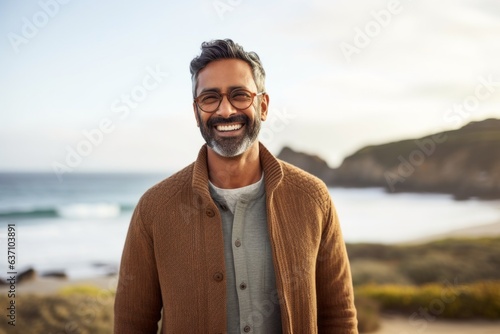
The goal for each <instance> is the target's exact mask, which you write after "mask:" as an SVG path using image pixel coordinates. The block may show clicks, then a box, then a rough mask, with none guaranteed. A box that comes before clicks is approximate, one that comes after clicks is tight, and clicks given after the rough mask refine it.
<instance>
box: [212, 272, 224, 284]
mask: <svg viewBox="0 0 500 334" xmlns="http://www.w3.org/2000/svg"><path fill="white" fill-rule="evenodd" d="M212 277H213V279H214V281H216V282H221V281H222V280H223V279H224V275H223V274H222V273H220V272H216V273H215V274H214V276H212Z"/></svg>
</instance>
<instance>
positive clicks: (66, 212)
mask: <svg viewBox="0 0 500 334" xmlns="http://www.w3.org/2000/svg"><path fill="white" fill-rule="evenodd" d="M134 207H135V205H131V204H113V203H73V204H67V205H61V206H54V207H45V208H15V209H5V210H0V218H19V219H37V218H66V219H69V218H71V219H84V218H114V217H118V216H119V215H120V214H122V213H125V212H129V211H132V210H133V209H134Z"/></svg>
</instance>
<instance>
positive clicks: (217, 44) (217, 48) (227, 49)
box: [189, 39, 266, 98]
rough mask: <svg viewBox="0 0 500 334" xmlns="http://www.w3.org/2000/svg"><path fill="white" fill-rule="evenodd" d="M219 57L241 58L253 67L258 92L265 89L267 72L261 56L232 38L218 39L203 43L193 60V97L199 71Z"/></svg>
mask: <svg viewBox="0 0 500 334" xmlns="http://www.w3.org/2000/svg"><path fill="white" fill-rule="evenodd" d="M218 59H241V60H243V61H245V62H246V63H247V64H248V65H250V68H251V69H252V76H253V80H254V81H255V84H256V86H257V91H258V92H264V91H265V80H266V72H265V71H264V67H262V63H261V61H260V58H259V56H258V55H257V54H256V53H255V52H253V51H250V52H246V51H245V50H244V49H243V47H242V46H241V45H239V44H236V43H235V42H233V41H232V40H230V39H216V40H212V41H210V42H203V43H202V44H201V54H200V55H199V56H197V57H195V58H194V59H193V60H192V61H191V65H190V68H189V69H190V71H191V82H192V84H193V98H195V97H196V89H197V88H198V73H199V72H200V71H201V70H202V69H203V68H205V66H207V65H208V64H209V63H210V62H212V61H215V60H218Z"/></svg>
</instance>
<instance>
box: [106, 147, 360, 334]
mask: <svg viewBox="0 0 500 334" xmlns="http://www.w3.org/2000/svg"><path fill="white" fill-rule="evenodd" d="M260 159H261V164H262V167H263V169H264V177H265V188H266V205H267V221H268V225H269V238H270V240H271V245H272V250H273V261H274V267H275V271H276V286H277V290H278V291H277V295H276V298H275V300H273V301H272V302H273V303H275V305H278V303H279V306H280V309H281V318H282V326H283V333H296V334H312V333H332V334H333V333H335V334H348V333H349V334H352V333H357V329H356V327H357V321H356V310H355V307H354V298H353V291H352V283H351V274H350V269H349V262H348V258H347V254H346V250H345V244H344V241H343V239H342V233H341V231H340V226H339V223H338V219H337V215H336V212H335V208H334V207H333V203H332V201H331V199H330V195H329V193H328V190H327V188H326V186H325V184H324V183H323V182H322V181H320V180H319V179H317V178H316V177H314V176H312V175H310V174H308V173H306V172H304V171H302V170H300V169H298V168H297V167H294V166H292V165H290V164H287V163H285V162H283V161H280V160H278V159H276V158H275V157H273V156H272V155H271V154H270V153H269V152H268V151H267V149H266V148H265V147H264V146H263V145H260ZM224 268H225V266H224V243H223V236H222V228H221V217H220V215H219V211H218V209H217V206H216V204H215V203H214V202H213V200H212V199H211V197H210V193H209V188H208V171H207V148H206V146H203V147H202V149H201V150H200V153H199V155H198V159H197V160H196V161H195V162H194V163H193V164H191V165H189V166H188V167H186V168H184V169H183V170H181V171H180V172H178V173H176V174H174V175H172V176H171V177H169V178H167V179H166V180H164V181H162V182H160V183H159V184H157V185H155V186H154V187H152V188H151V189H150V190H148V191H147V192H146V193H145V194H144V195H143V196H142V198H141V200H140V202H139V204H138V205H137V207H136V209H135V212H134V215H133V217H132V221H131V223H130V227H129V231H128V235H127V239H126V242H125V247H124V250H123V255H122V262H121V267H120V278H119V282H118V289H117V292H116V300H115V330H114V332H115V333H117V334H132V333H137V334H138V333H151V334H153V333H156V332H157V325H158V321H159V320H160V316H161V315H163V318H162V321H161V322H162V333H176V334H180V333H182V334H184V333H214V334H215V333H225V332H226V287H225V282H226V280H225V276H224V275H225V269H224ZM162 308H163V312H162Z"/></svg>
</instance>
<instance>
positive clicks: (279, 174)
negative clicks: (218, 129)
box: [192, 142, 283, 198]
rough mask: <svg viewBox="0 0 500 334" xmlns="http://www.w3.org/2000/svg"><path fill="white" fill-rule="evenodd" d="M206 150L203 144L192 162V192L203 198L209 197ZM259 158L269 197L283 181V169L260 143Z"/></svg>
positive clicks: (205, 145)
mask: <svg viewBox="0 0 500 334" xmlns="http://www.w3.org/2000/svg"><path fill="white" fill-rule="evenodd" d="M207 150H208V148H207V144H204V145H203V146H202V147H201V149H200V152H199V153H198V158H197V159H196V161H195V162H194V168H193V182H192V186H193V190H194V191H195V192H197V193H198V194H199V195H201V196H202V197H205V198H206V197H210V191H209V187H208V163H207ZM259 158H260V163H261V165H262V169H263V170H264V183H265V187H266V193H267V194H268V195H270V194H272V192H273V191H274V190H275V189H276V188H277V187H278V185H279V184H280V182H281V180H282V179H283V169H282V167H281V164H280V162H279V161H278V159H276V158H275V157H274V156H273V155H272V154H271V153H270V152H269V151H268V150H267V148H266V147H265V146H264V145H263V144H262V143H260V142H259Z"/></svg>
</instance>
